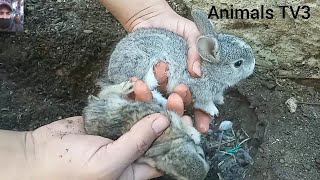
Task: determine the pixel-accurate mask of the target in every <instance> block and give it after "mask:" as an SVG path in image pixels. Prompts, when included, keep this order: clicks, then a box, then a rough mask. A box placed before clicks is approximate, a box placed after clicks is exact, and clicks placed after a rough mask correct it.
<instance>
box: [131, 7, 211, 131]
mask: <svg viewBox="0 0 320 180" xmlns="http://www.w3.org/2000/svg"><path fill="white" fill-rule="evenodd" d="M156 7H157V6H156ZM160 7H161V6H160ZM154 11H157V9H156V8H155V10H154ZM153 14H157V15H155V16H151V15H150V16H151V17H150V18H148V17H144V18H142V19H143V20H142V21H138V22H139V23H137V24H135V23H132V24H133V25H134V26H131V28H129V29H128V30H129V31H135V30H137V29H139V28H152V27H158V28H164V29H167V30H169V31H172V32H174V33H176V34H178V35H180V36H182V37H183V38H184V39H185V40H186V41H187V43H188V48H189V49H188V71H189V72H190V74H191V75H192V76H194V77H199V76H201V68H200V66H201V58H200V56H199V54H198V51H197V47H196V40H197V37H198V36H199V35H200V32H199V30H198V28H197V26H196V25H195V23H194V22H192V21H190V20H188V19H186V18H184V17H182V16H180V15H178V14H177V13H176V12H174V10H172V9H171V8H170V7H169V6H164V7H163V6H162V7H161V9H159V13H153ZM153 14H152V15H153ZM147 16H148V15H147ZM167 72H168V64H167V63H165V62H160V63H158V64H156V65H155V67H154V73H155V76H156V78H157V80H158V84H159V89H160V91H161V93H162V94H166V91H165V89H166V86H167V84H168V77H167ZM142 87H143V88H144V89H145V88H146V86H144V85H142ZM144 94H148V95H150V94H151V91H150V92H148V93H144ZM147 98H148V97H147ZM191 101H192V95H191V92H190V90H189V88H188V86H186V85H184V84H180V85H178V86H177V87H175V89H174V90H173V93H172V94H171V95H170V96H169V98H168V104H167V108H168V109H171V110H175V111H176V112H178V114H181V113H182V114H183V112H184V106H187V105H189V104H190V103H191ZM194 116H195V127H196V129H197V130H198V131H200V132H201V133H207V132H208V129H209V124H210V116H209V114H208V113H206V112H204V111H202V110H199V109H195V110H194Z"/></svg>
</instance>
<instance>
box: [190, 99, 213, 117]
mask: <svg viewBox="0 0 320 180" xmlns="http://www.w3.org/2000/svg"><path fill="white" fill-rule="evenodd" d="M194 108H196V109H201V110H203V111H205V112H207V113H208V114H210V115H211V116H212V117H214V116H215V115H216V116H218V115H219V110H218V108H217V107H216V105H215V104H214V103H213V102H209V103H207V104H201V105H199V104H198V103H197V102H196V103H195V105H194Z"/></svg>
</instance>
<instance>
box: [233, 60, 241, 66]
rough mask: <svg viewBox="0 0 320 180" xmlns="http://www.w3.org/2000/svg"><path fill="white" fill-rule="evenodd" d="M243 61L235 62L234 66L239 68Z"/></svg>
mask: <svg viewBox="0 0 320 180" xmlns="http://www.w3.org/2000/svg"><path fill="white" fill-rule="evenodd" d="M242 63H243V61H242V60H240V61H237V62H235V63H234V67H236V68H239V67H240V66H241V65H242Z"/></svg>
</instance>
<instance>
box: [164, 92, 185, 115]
mask: <svg viewBox="0 0 320 180" xmlns="http://www.w3.org/2000/svg"><path fill="white" fill-rule="evenodd" d="M167 109H170V110H172V111H175V112H176V113H177V114H179V115H180V116H182V115H183V113H184V104H183V100H182V98H181V97H180V96H179V95H178V94H176V93H172V94H170V96H169V97H168V101H167Z"/></svg>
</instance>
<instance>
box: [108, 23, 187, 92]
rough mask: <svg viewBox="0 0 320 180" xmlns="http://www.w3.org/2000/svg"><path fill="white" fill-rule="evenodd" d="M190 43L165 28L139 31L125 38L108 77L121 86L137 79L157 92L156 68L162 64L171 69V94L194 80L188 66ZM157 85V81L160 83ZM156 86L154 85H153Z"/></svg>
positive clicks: (111, 64) (110, 66)
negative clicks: (188, 46) (161, 62)
mask: <svg viewBox="0 0 320 180" xmlns="http://www.w3.org/2000/svg"><path fill="white" fill-rule="evenodd" d="M187 50H188V49H187V43H186V41H185V40H184V39H183V38H182V37H180V36H179V35H177V34H175V33H173V32H170V31H168V30H165V29H161V28H149V29H138V30H137V31H135V32H133V33H129V34H128V35H127V36H126V37H125V38H123V39H122V40H121V41H120V42H119V43H118V44H117V46H116V48H115V49H114V51H113V53H112V54H111V57H110V61H109V66H108V70H107V73H105V74H107V76H105V78H106V77H108V78H109V79H110V80H111V81H113V82H115V83H120V82H123V81H126V80H128V78H130V77H133V76H136V77H138V78H139V79H143V80H145V81H146V82H147V84H148V85H149V88H151V89H153V88H155V87H156V86H157V84H155V83H154V82H151V80H150V76H152V75H153V66H154V65H155V64H157V63H158V62H160V61H163V62H166V63H167V64H168V67H169V75H168V77H169V84H168V86H167V87H168V92H170V91H171V90H172V89H173V87H174V86H175V85H177V84H178V83H182V82H184V81H185V79H188V78H190V76H189V74H188V73H187V70H186V68H185V67H187V64H186V63H187ZM156 83H157V82H156ZM151 84H152V85H151Z"/></svg>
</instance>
